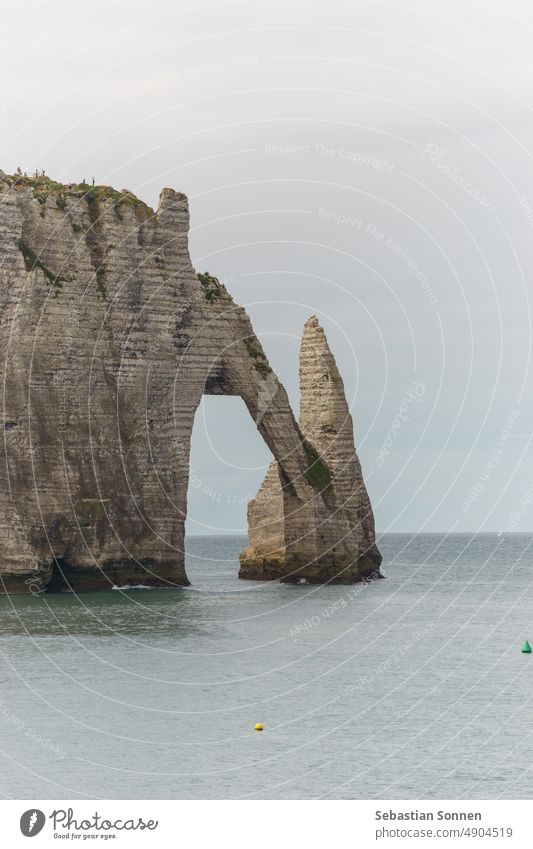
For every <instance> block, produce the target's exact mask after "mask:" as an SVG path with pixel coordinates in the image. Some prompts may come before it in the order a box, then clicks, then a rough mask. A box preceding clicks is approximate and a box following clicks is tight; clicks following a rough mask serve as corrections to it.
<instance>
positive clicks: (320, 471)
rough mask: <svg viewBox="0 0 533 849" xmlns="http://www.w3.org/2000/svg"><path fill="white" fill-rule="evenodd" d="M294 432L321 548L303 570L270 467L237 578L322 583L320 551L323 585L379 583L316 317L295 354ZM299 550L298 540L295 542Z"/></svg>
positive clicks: (350, 446)
mask: <svg viewBox="0 0 533 849" xmlns="http://www.w3.org/2000/svg"><path fill="white" fill-rule="evenodd" d="M299 425H300V430H301V432H302V438H303V440H304V445H305V446H307V452H308V456H309V458H310V459H311V461H313V459H314V462H312V464H311V473H312V475H313V480H314V483H315V489H316V495H315V498H317V499H318V498H321V499H323V501H324V503H325V504H326V507H327V509H326V510H322V511H321V515H322V524H321V525H319V526H318V528H317V531H318V536H319V539H320V540H321V543H322V545H321V549H320V551H317V559H316V562H314V561H313V560H311V561H310V562H308V563H307V564H306V565H305V568H304V569H301V568H299V563H298V558H297V557H296V562H295V558H294V557H293V555H292V553H291V549H290V547H289V546H287V544H286V539H287V534H286V526H287V524H291V522H292V517H291V514H289V513H287V511H286V510H284V506H283V498H282V490H283V483H282V481H283V474H282V473H281V472H280V469H279V464H278V463H277V462H275V461H274V462H273V463H271V465H270V467H269V469H268V471H267V474H266V476H265V479H264V481H263V484H262V485H261V488H260V490H259V493H258V495H257V497H256V498H255V499H254V500H253V501H251V502H250V505H249V509H248V526H249V527H248V533H249V538H250V545H249V547H248V548H247V549H246V550H245V551H244V552H243V553H242V555H241V571H240V575H241V577H243V578H246V577H251V578H256V579H269V578H274V577H276V576H279V575H280V574H289V575H290V576H291V577H292V578H293V579H296V580H297V579H298V578H299V577H305V579H306V580H307V581H308V582H309V583H315V582H316V583H318V582H322V581H323V580H324V577H325V574H324V572H325V570H324V566H323V565H322V562H323V561H324V559H325V553H324V548H327V546H328V544H329V543H328V540H329V541H330V542H331V543H332V547H331V550H330V552H329V556H328V558H327V560H328V568H327V570H326V576H327V579H328V580H330V581H339V582H348V583H349V582H352V581H358V580H363V579H366V578H368V577H380V573H379V566H380V564H381V555H380V553H379V551H378V549H377V547H376V543H375V531H374V517H373V513H372V508H371V505H370V499H369V497H368V493H367V490H366V487H365V484H364V481H363V475H362V471H361V464H360V462H359V458H358V456H357V453H356V450H355V445H354V435H353V422H352V417H351V415H350V410H349V407H348V403H347V401H346V396H345V394H344V386H343V382H342V378H341V376H340V374H339V370H338V368H337V365H336V363H335V359H334V357H333V354H332V353H331V350H330V348H329V345H328V343H327V340H326V336H325V333H324V331H323V329H322V327H321V326H320V325H319V323H318V321H317V319H316V317H315V316H312V317H311V318H310V319H309V320H308V321H307V322H306V324H305V327H304V333H303V337H302V344H301V350H300V422H299ZM298 544H299V545H300V544H301V540H300V541H299V543H298Z"/></svg>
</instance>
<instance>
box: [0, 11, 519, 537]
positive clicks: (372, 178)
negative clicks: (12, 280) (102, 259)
mask: <svg viewBox="0 0 533 849" xmlns="http://www.w3.org/2000/svg"><path fill="white" fill-rule="evenodd" d="M2 12H3V15H2V23H1V25H0V29H1V30H2V57H1V60H0V63H1V65H2V74H1V82H0V85H1V94H2V98H1V106H0V110H1V113H2V115H1V121H2V129H3V132H2V137H1V146H2V154H1V157H0V167H2V168H3V169H4V170H5V171H10V172H11V171H14V170H15V168H16V166H17V165H19V164H20V165H21V167H22V168H23V169H26V170H28V171H30V170H31V169H33V168H36V167H37V168H46V170H47V172H48V173H49V174H50V175H51V176H52V177H55V178H57V179H63V180H65V181H70V180H74V179H76V180H77V179H81V178H82V177H84V176H85V177H87V178H90V177H92V176H93V175H94V176H95V178H96V180H97V182H99V183H110V184H112V185H115V186H117V187H118V188H122V187H128V188H131V189H132V190H133V191H135V192H136V193H137V194H138V195H139V196H141V197H142V198H143V199H145V200H147V201H148V202H150V203H155V202H156V200H157V196H158V194H159V191H160V189H161V188H162V187H163V186H173V187H174V188H177V189H180V190H182V191H185V192H186V193H187V194H188V195H189V198H190V205H191V253H192V257H193V262H194V263H195V265H196V267H197V268H198V270H206V269H207V270H209V271H210V272H211V273H214V274H216V275H217V276H219V277H220V278H222V279H226V281H227V285H228V287H229V288H230V290H231V292H232V294H233V295H234V296H235V298H236V299H237V301H239V302H241V303H243V304H245V305H246V306H247V308H248V310H249V312H250V314H251V316H252V320H253V322H254V326H255V328H256V331H257V332H258V333H260V334H261V338H262V340H263V343H264V347H265V349H266V351H267V353H268V355H269V357H270V359H271V362H272V364H273V365H274V367H275V369H276V371H277V372H278V374H279V376H280V377H281V379H282V380H283V382H284V383H285V385H286V387H287V390H288V391H289V394H290V396H291V399H292V400H293V402H294V406H295V409H296V408H297V403H298V397H297V396H298V387H297V370H298V362H297V355H298V342H299V336H300V334H301V330H302V326H303V323H304V321H305V319H306V318H307V317H308V316H309V315H310V314H311V313H316V314H317V315H318V316H319V318H320V320H321V322H322V323H323V325H324V327H325V329H326V332H327V334H328V338H329V341H330V344H331V346H332V348H333V350H334V353H335V355H336V357H337V360H338V364H339V367H340V370H341V373H342V375H343V377H344V381H345V385H346V390H347V394H348V397H349V399H350V401H351V402H352V404H353V407H352V411H353V416H354V420H355V426H356V440H357V445H358V448H359V452H360V456H361V460H362V463H363V468H364V471H365V474H366V479H367V483H368V488H369V490H370V494H371V497H372V501H373V504H374V509H375V514H376V520H377V525H378V529H379V530H380V531H385V530H397V531H400V530H444V529H454V530H457V531H460V530H470V529H479V530H499V529H505V528H506V527H507V528H509V529H511V528H512V529H514V530H520V531H531V530H533V503H532V505H531V506H529V503H528V499H530V498H531V496H532V494H533V489H531V488H532V487H533V457H532V450H531V447H530V442H531V437H532V435H533V430H532V422H533V415H532V413H533V409H532V401H531V391H530V386H531V364H530V360H531V356H530V355H531V351H530V343H531V315H530V304H529V297H530V292H531V286H530V280H531V276H532V275H531V271H532V262H533V239H532V235H533V231H532V227H533V177H532V174H533V168H532V164H533V160H532V152H533V95H532V86H531V80H532V67H531V62H530V60H529V58H528V57H529V56H530V51H531V40H532V36H533V11H532V9H531V7H530V4H529V3H527V2H505V3H491V2H470V3H465V2H461V3H459V2H455V0H452V2H448V3H446V4H445V3H437V2H433V0H412V2H410V3H409V4H408V5H403V4H401V3H395V2H389V3H385V2H379V0H372V2H358V0H350V2H341V0H332V2H329V3H320V4H310V3H308V2H307V3H304V2H293V3H287V2H285V3H282V2H269V3H268V4H265V3H262V2H255V0H253V1H252V2H224V3H211V4H210V3H199V2H196V0H178V2H176V0H172V2H170V0H154V2H152V3H151V4H147V3H145V2H143V3H141V2H138V0H96V2H91V0H88V2H83V3H82V2H78V0H64V2H60V1H59V0H49V2H36V3H25V2H20V0H17V2H12V0H4V2H3V3H2ZM347 219H351V220H347ZM412 381H417V382H418V383H420V382H422V383H423V384H424V392H423V397H422V400H421V403H418V402H414V401H412V400H408V401H407V411H406V407H405V404H406V402H405V400H404V399H405V398H406V396H407V395H408V393H409V388H410V386H412ZM402 401H403V402H404V404H403V407H402ZM400 410H402V411H403V412H402V415H403V419H400V420H398V419H396V420H395V417H396V416H397V415H398V413H399V412H400ZM398 421H399V422H400V423H399V425H398ZM395 422H396V423H395ZM502 429H504V433H503V435H502ZM388 435H389V442H386V440H387V437H388ZM389 443H390V445H389ZM384 445H385V446H389V447H388V449H387V450H389V451H390V453H388V454H387V453H381V454H380V452H383V446H384ZM380 457H381V461H380V460H379V458H380ZM268 461H269V453H268V451H267V449H266V448H265V447H264V445H263V444H262V443H261V439H260V437H259V435H258V434H257V433H256V431H255V428H254V425H253V422H251V420H248V419H247V413H246V411H245V408H244V405H243V404H242V402H241V401H240V400H239V399H220V398H209V399H206V400H205V402H204V403H203V404H202V406H201V408H200V410H199V411H198V414H197V421H196V426H195V434H194V441H193V452H192V461H191V466H192V470H193V482H192V484H191V489H190V510H189V515H190V519H189V528H190V531H191V532H192V533H198V532H204V533H208V532H213V531H214V529H226V530H227V529H231V528H232V529H235V530H236V531H239V530H241V531H242V530H243V529H244V527H245V502H246V498H247V497H248V496H249V495H250V494H254V493H255V491H256V490H257V488H258V485H259V483H260V481H261V478H262V475H263V470H264V468H265V466H266V465H267V464H268ZM530 490H531V492H530ZM528 493H529V495H528ZM524 498H525V501H524ZM521 500H522V504H521ZM228 502H229V503H228Z"/></svg>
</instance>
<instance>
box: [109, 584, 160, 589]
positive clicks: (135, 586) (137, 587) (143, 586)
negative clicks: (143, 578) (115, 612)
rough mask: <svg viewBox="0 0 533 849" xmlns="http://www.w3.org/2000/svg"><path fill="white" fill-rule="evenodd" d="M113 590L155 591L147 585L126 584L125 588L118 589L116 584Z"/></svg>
mask: <svg viewBox="0 0 533 849" xmlns="http://www.w3.org/2000/svg"><path fill="white" fill-rule="evenodd" d="M111 589H112V590H153V587H149V586H148V585H147V584H124V586H123V587H117V586H116V584H113V586H112V587H111Z"/></svg>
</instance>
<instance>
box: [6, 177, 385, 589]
mask: <svg viewBox="0 0 533 849" xmlns="http://www.w3.org/2000/svg"><path fill="white" fill-rule="evenodd" d="M188 224H189V215H188V204H187V199H186V197H185V196H184V195H183V194H180V193H177V192H174V191H173V190H171V189H164V190H163V192H162V193H161V196H160V203H159V207H158V210H157V212H156V213H154V212H153V211H152V210H150V209H149V208H148V207H147V206H146V205H145V204H143V203H142V202H141V201H138V200H137V199H136V198H135V197H134V196H133V195H131V194H130V193H127V192H123V193H118V192H115V191H114V190H111V189H107V188H106V187H95V188H94V189H91V188H89V187H85V186H81V187H79V186H78V187H65V186H60V184H56V183H52V182H51V181H49V180H47V179H46V181H45V180H44V178H43V180H42V181H41V180H37V181H30V180H27V179H25V178H22V179H18V180H17V179H15V178H7V177H5V175H2V174H1V172H0V250H1V252H2V263H1V266H0V313H1V318H0V321H1V325H0V353H1V368H2V386H3V398H2V413H3V422H2V424H3V436H4V439H3V440H2V448H1V449H0V452H1V456H0V470H1V471H0V577H1V578H2V586H3V590H4V592H39V591H42V590H45V589H46V588H47V587H49V588H53V589H55V590H61V589H72V590H75V591H79V590H85V589H97V588H98V589H100V588H109V587H111V586H113V585H119V586H121V585H125V584H127V585H132V584H140V585H148V586H164V587H173V586H180V585H186V584H187V583H188V580H187V576H186V574H185V569H184V554H183V541H184V521H185V514H186V499H187V484H188V475H189V450H190V439H191V432H192V426H193V420H194V412H195V410H196V407H197V406H198V404H199V402H200V399H201V397H202V394H204V393H207V394H217V393H225V394H233V395H240V396H241V397H242V398H243V400H244V402H245V404H246V406H247V408H248V410H249V412H250V414H251V415H252V417H253V419H254V421H255V422H256V425H257V428H258V430H259V432H260V433H261V435H262V436H263V438H264V439H265V442H266V443H267V445H268V446H269V448H270V450H271V451H272V454H273V455H274V457H275V458H276V461H277V466H276V467H275V468H274V469H273V470H271V471H270V472H269V475H270V478H271V479H272V480H273V475H274V476H275V477H277V476H279V483H278V484H277V486H274V487H273V486H272V485H269V492H268V498H269V499H270V505H271V510H272V511H273V512H272V518H273V519H274V521H273V522H272V523H270V524H269V523H266V524H265V522H263V521H262V519H261V520H259V521H258V515H259V513H258V505H257V503H252V505H251V507H250V532H251V533H250V542H251V545H250V547H249V548H248V549H247V551H246V552H244V553H243V555H242V559H241V575H242V576H243V577H254V578H262V579H265V578H266V579H273V578H279V579H283V580H299V579H301V578H306V579H307V580H309V581H324V580H343V581H354V580H360V579H361V578H362V577H366V576H367V575H369V574H371V573H376V574H377V573H378V571H379V562H380V557H379V554H378V552H377V549H376V548H375V544H374V539H373V526H372V524H371V510H370V505H369V503H368V496H367V495H366V490H365V488H364V484H363V483H362V478H361V477H360V474H359V479H358V481H357V487H356V490H357V491H354V492H353V493H352V494H351V495H350V494H349V493H347V490H346V487H345V484H344V483H342V485H341V477H342V476H341V477H339V468H338V466H336V465H335V463H334V462H332V458H333V454H334V453H335V452H333V454H332V455H331V458H330V459H329V460H328V458H327V456H325V458H322V457H320V452H322V451H323V446H322V444H321V443H320V440H318V439H317V437H316V436H315V435H313V434H309V437H308V438H307V439H306V438H303V436H302V431H301V429H300V427H299V425H298V424H297V423H296V421H295V419H294V416H293V413H292V410H291V408H290V405H289V402H288V398H287V394H286V392H285V389H284V388H283V386H282V385H281V384H280V383H279V381H278V379H277V377H276V376H275V374H274V373H273V372H272V370H271V368H270V366H269V364H268V360H267V358H266V356H265V354H264V352H263V349H262V347H261V345H260V343H259V340H258V339H257V338H256V336H255V334H254V332H253V329H252V326H251V323H250V320H249V318H248V316H247V315H246V312H245V311H244V309H243V308H242V307H239V306H237V305H236V304H235V303H234V302H233V300H232V298H231V296H230V295H229V293H228V292H227V291H226V289H225V287H224V286H222V285H221V284H220V283H219V282H218V281H217V280H216V279H215V278H213V277H211V276H210V275H208V274H201V275H197V274H196V272H195V271H194V269H193V268H192V265H191V262H190V258H189V254H188ZM304 340H305V336H304ZM337 374H338V373H337ZM339 379H340V378H339ZM343 397H344V396H343ZM350 423H351V419H350ZM350 427H351V424H350ZM304 430H305V428H304ZM351 445H352V449H353V438H352V443H351ZM330 448H331V446H330ZM326 454H327V452H326ZM353 457H354V458H355V462H356V463H357V465H358V461H357V459H356V455H355V451H354V450H353ZM342 480H343V481H344V478H343V479H342ZM263 490H264V488H262V491H263ZM347 496H348V497H347ZM262 497H263V501H265V495H264V491H263V496H262ZM276 505H277V506H276ZM280 511H281V512H280ZM261 513H262V517H263V518H264V516H265V515H266V514H265V513H264V509H263V508H261ZM365 516H366V518H365Z"/></svg>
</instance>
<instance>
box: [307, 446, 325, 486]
mask: <svg viewBox="0 0 533 849" xmlns="http://www.w3.org/2000/svg"><path fill="white" fill-rule="evenodd" d="M303 447H304V451H305V456H306V457H307V462H308V463H309V468H308V469H307V471H306V473H305V477H306V479H307V482H308V483H310V484H311V486H313V487H315V489H320V490H323V489H326V487H328V486H329V485H330V483H331V473H330V470H329V466H328V464H327V463H326V461H325V460H323V459H322V457H321V456H320V454H319V453H318V451H317V450H316V448H313V446H312V445H311V444H310V443H309V442H308V441H307V440H306V439H304V441H303Z"/></svg>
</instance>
